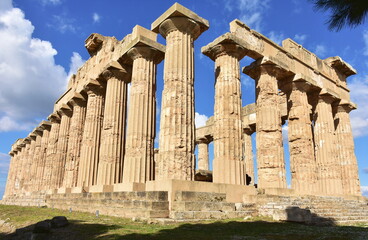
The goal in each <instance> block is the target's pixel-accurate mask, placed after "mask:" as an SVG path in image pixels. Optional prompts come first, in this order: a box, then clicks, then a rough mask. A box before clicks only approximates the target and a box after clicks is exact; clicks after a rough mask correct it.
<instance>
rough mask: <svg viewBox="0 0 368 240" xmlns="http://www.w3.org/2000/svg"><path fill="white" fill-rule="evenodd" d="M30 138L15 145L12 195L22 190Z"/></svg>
mask: <svg viewBox="0 0 368 240" xmlns="http://www.w3.org/2000/svg"><path fill="white" fill-rule="evenodd" d="M30 142H31V141H30V138H29V137H26V138H24V140H23V142H22V143H21V142H19V143H18V144H17V151H18V153H17V165H16V169H15V171H14V175H15V176H14V193H20V192H21V190H22V188H23V183H24V179H25V177H26V163H27V161H26V160H27V159H26V158H27V156H28V151H29V148H30Z"/></svg>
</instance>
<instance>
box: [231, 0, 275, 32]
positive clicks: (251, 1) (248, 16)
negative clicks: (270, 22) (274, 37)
mask: <svg viewBox="0 0 368 240" xmlns="http://www.w3.org/2000/svg"><path fill="white" fill-rule="evenodd" d="M269 2H270V0H235V1H234V0H225V9H226V10H227V11H230V12H233V11H238V12H239V19H240V21H242V22H244V23H245V24H247V25H249V26H250V27H252V28H254V29H256V30H257V31H260V29H261V27H262V16H263V14H264V12H265V11H266V10H267V9H269Z"/></svg>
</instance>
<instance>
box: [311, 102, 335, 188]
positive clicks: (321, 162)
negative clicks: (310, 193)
mask: <svg viewBox="0 0 368 240" xmlns="http://www.w3.org/2000/svg"><path fill="white" fill-rule="evenodd" d="M331 103H332V98H330V97H327V96H321V95H320V96H319V99H318V103H317V106H316V109H315V114H314V144H315V154H316V162H317V169H318V171H317V175H318V185H319V191H320V193H322V194H327V195H334V194H342V180H341V164H340V163H339V162H338V161H337V152H336V151H337V148H336V146H335V143H336V141H335V135H334V132H335V129H334V119H333V115H332V106H331Z"/></svg>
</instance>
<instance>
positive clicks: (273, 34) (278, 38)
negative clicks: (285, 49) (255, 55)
mask: <svg viewBox="0 0 368 240" xmlns="http://www.w3.org/2000/svg"><path fill="white" fill-rule="evenodd" d="M268 37H269V38H270V39H271V40H272V41H274V42H275V43H277V44H278V45H281V42H282V40H284V39H285V36H284V34H283V33H277V32H275V31H271V32H269V33H268Z"/></svg>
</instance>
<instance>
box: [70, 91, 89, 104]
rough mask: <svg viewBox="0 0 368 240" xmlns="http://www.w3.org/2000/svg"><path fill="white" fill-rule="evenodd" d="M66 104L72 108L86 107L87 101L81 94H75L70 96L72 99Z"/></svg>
mask: <svg viewBox="0 0 368 240" xmlns="http://www.w3.org/2000/svg"><path fill="white" fill-rule="evenodd" d="M68 104H70V105H71V106H72V107H75V106H81V107H83V106H86V104H87V100H86V97H84V96H83V95H82V94H81V93H78V92H75V93H74V94H73V96H72V98H71V99H70V100H69V102H68Z"/></svg>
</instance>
